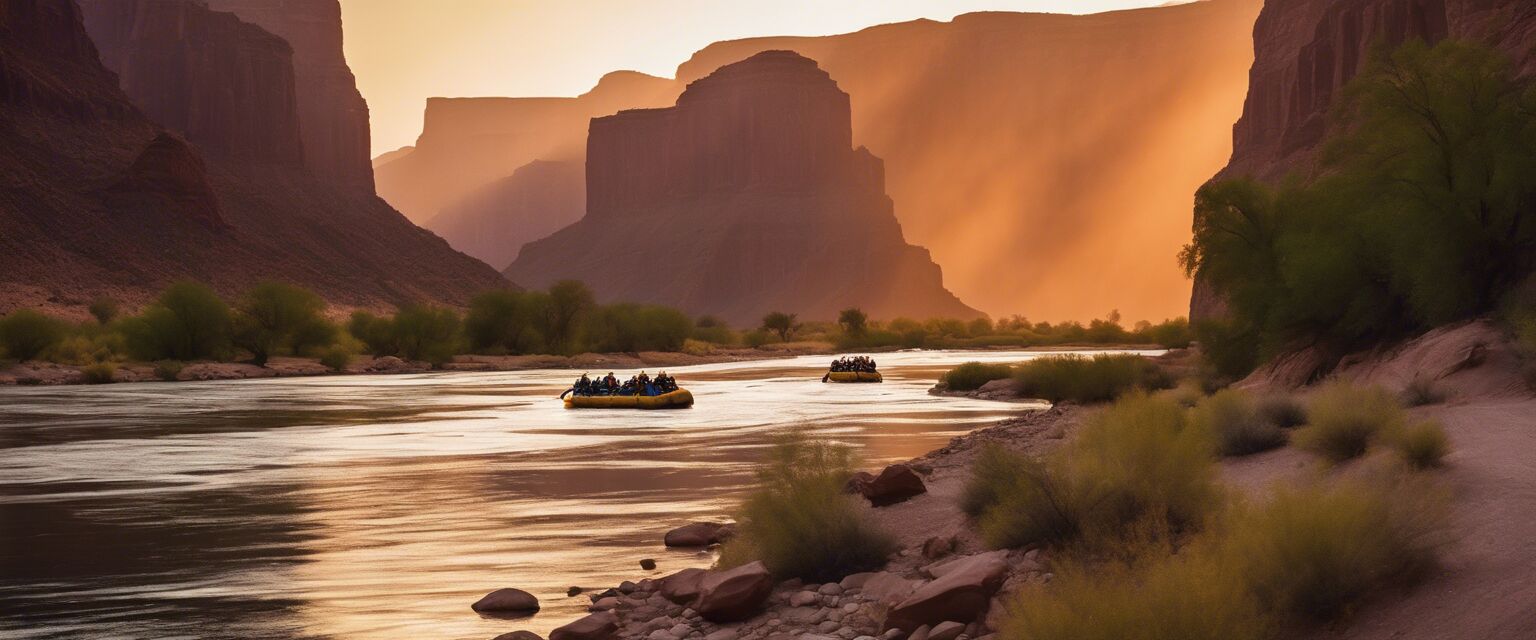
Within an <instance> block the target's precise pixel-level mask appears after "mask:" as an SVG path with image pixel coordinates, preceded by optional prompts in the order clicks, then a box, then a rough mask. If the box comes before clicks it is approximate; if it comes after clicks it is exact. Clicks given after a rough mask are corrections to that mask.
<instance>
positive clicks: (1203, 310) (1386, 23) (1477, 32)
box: [1190, 0, 1536, 318]
mask: <svg viewBox="0 0 1536 640" xmlns="http://www.w3.org/2000/svg"><path fill="white" fill-rule="evenodd" d="M1447 37H1454V38H1461V39H1469V40H1475V41H1480V42H1485V43H1488V44H1489V45H1491V46H1494V47H1497V48H1499V49H1501V50H1502V51H1504V52H1505V53H1506V54H1507V55H1509V56H1510V57H1511V59H1513V60H1514V62H1515V64H1516V65H1517V68H1519V69H1520V70H1521V71H1522V73H1524V74H1526V75H1536V47H1533V46H1532V44H1531V43H1532V42H1536V2H1530V1H1529V0H1268V1H1267V2H1265V4H1264V9H1263V11H1262V12H1261V13H1260V14H1259V19H1258V21H1257V23H1256V24H1255V25H1254V32H1253V41H1254V54H1255V57H1254V62H1253V68H1252V70H1251V71H1250V73H1249V87H1248V97H1247V100H1246V101H1245V103H1244V105H1243V115H1242V118H1241V119H1240V120H1238V122H1237V124H1236V125H1235V126H1234V127H1233V130H1232V138H1233V147H1232V159H1231V161H1230V162H1229V163H1228V165H1227V167H1226V168H1225V169H1223V170H1222V171H1221V173H1220V174H1218V177H1239V176H1252V177H1256V178H1260V179H1264V180H1269V181H1277V180H1279V179H1280V178H1282V177H1284V176H1285V175H1286V174H1288V173H1292V172H1295V173H1300V174H1302V175H1306V174H1308V173H1310V172H1311V171H1312V170H1313V169H1314V165H1313V162H1314V160H1315V158H1316V155H1317V152H1318V148H1319V147H1320V146H1321V143H1322V141H1323V137H1324V134H1325V133H1326V125H1327V122H1326V120H1327V115H1328V112H1329V110H1330V109H1332V107H1333V105H1334V102H1335V100H1336V99H1337V98H1338V95H1339V91H1340V89H1342V88H1343V87H1344V85H1345V84H1347V83H1348V82H1349V81H1350V80H1352V79H1353V78H1354V77H1355V76H1356V75H1358V74H1359V73H1360V72H1361V71H1362V70H1363V69H1364V67H1365V65H1366V63H1367V62H1368V59H1369V54H1370V51H1371V49H1372V47H1374V46H1376V45H1377V44H1378V43H1379V44H1383V45H1386V46H1391V45H1396V44H1400V43H1402V42H1404V41H1407V40H1409V39H1420V40H1424V41H1426V42H1430V43H1434V42H1438V41H1440V40H1443V39H1445V38H1447ZM1220 313H1221V302H1220V300H1219V299H1218V298H1217V297H1216V296H1215V295H1213V294H1212V293H1211V292H1210V291H1208V290H1207V289H1206V288H1205V287H1204V286H1203V285H1201V284H1200V283H1199V282H1198V279H1197V283H1196V287H1195V292H1194V295H1193V296H1192V299H1191V304H1190V316H1191V317H1192V318H1204V317H1211V316H1214V315H1219V314H1220Z"/></svg>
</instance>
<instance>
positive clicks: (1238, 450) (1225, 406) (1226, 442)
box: [1190, 389, 1285, 456]
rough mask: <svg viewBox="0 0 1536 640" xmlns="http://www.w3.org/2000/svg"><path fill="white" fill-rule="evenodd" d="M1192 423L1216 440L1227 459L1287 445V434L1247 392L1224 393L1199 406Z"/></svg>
mask: <svg viewBox="0 0 1536 640" xmlns="http://www.w3.org/2000/svg"><path fill="white" fill-rule="evenodd" d="M1190 419H1191V420H1193V421H1194V424H1195V425H1196V426H1198V427H1199V428H1201V429H1205V430H1207V431H1208V432H1209V433H1212V434H1214V435H1215V436H1216V448H1217V451H1218V452H1220V453H1221V455H1224V456H1244V455H1248V454H1251V453H1258V452H1260V451H1268V450H1270V449H1274V448H1275V447H1279V446H1282V445H1284V444H1285V431H1284V430H1283V429H1281V428H1280V425H1278V424H1276V423H1275V422H1274V421H1273V420H1271V419H1270V417H1269V416H1268V415H1266V414H1265V413H1264V412H1263V411H1261V410H1260V409H1259V405H1258V402H1256V401H1255V400H1254V398H1253V397H1252V396H1251V395H1250V394H1249V393H1248V392H1246V391H1242V390H1239V389H1224V390H1222V391H1218V392H1216V393H1215V394H1214V395H1211V396H1210V397H1208V398H1205V399H1204V400H1201V401H1200V403H1199V404H1197V405H1195V408H1194V411H1193V412H1192V413H1191V414H1190Z"/></svg>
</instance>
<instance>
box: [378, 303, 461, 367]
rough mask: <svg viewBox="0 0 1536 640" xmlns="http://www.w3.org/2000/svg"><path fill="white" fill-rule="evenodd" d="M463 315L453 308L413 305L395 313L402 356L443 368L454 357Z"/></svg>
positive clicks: (396, 334) (396, 337) (396, 330)
mask: <svg viewBox="0 0 1536 640" xmlns="http://www.w3.org/2000/svg"><path fill="white" fill-rule="evenodd" d="M460 324H461V323H460V322H459V314H457V313H454V311H453V310H452V309H445V308H443V307H434V306H430V305H410V306H407V307H403V308H401V309H400V311H399V312H398V313H396V314H395V320H394V335H395V341H396V343H397V344H399V345H400V355H402V356H404V357H405V358H407V359H410V360H425V361H427V362H430V363H432V366H434V367H439V366H442V365H443V363H445V362H448V361H449V360H452V359H453V354H454V353H456V352H457V351H458V348H459V337H460Z"/></svg>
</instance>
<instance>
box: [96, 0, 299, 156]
mask: <svg viewBox="0 0 1536 640" xmlns="http://www.w3.org/2000/svg"><path fill="white" fill-rule="evenodd" d="M81 8H82V9H83V10H84V12H85V25H86V29H87V31H88V32H89V33H90V35H91V39H92V40H94V41H95V42H96V45H97V47H98V48H99V50H100V52H101V61H102V63H103V64H105V65H106V66H107V68H108V69H111V70H112V71H114V72H116V73H117V75H118V78H119V79H120V82H121V86H122V88H123V91H125V92H127V94H128V96H129V97H130V98H131V99H132V100H133V103H134V104H135V105H137V106H138V107H139V108H140V109H141V110H143V111H144V113H145V115H148V116H149V117H150V119H152V120H154V121H155V122H157V123H159V124H161V125H164V126H166V127H169V128H170V129H172V130H174V131H176V132H178V133H180V134H181V135H183V136H184V137H186V139H187V140H188V141H189V142H191V143H193V144H195V145H197V146H198V148H200V149H202V150H204V151H206V152H208V153H212V154H218V155H221V156H228V157H231V158H236V159H238V160H239V161H241V162H264V163H277V164H291V165H294V166H298V165H302V164H303V162H304V147H303V144H302V142H300V139H299V114H298V101H297V95H296V94H295V89H294V76H293V50H292V49H291V48H289V46H288V43H286V42H284V41H283V40H282V38H278V37H276V36H274V35H272V34H270V33H267V32H266V31H264V30H262V29H261V28H260V27H257V26H254V25H250V24H246V23H244V22H241V21H240V19H239V18H236V17H235V16H234V15H231V14H228V13H221V12H216V11H209V10H208V8H207V7H206V6H204V5H202V4H201V3H197V2H191V1H189V0H82V1H81Z"/></svg>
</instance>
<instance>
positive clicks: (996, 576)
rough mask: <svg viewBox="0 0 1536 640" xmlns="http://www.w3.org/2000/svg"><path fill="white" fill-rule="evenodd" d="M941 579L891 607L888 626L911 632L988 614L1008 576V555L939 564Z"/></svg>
mask: <svg viewBox="0 0 1536 640" xmlns="http://www.w3.org/2000/svg"><path fill="white" fill-rule="evenodd" d="M932 573H933V574H935V575H937V576H938V578H937V579H935V580H934V581H932V582H929V583H927V584H925V585H923V586H921V587H918V589H917V591H914V592H913V593H912V595H910V596H907V597H906V599H904V600H902V601H901V602H899V603H897V604H896V606H894V607H892V608H891V611H890V614H889V615H888V616H886V621H885V624H886V627H887V628H893V629H901V630H903V631H911V630H914V629H916V628H917V627H920V626H923V625H936V624H939V623H941V622H945V621H955V622H969V621H971V620H975V619H977V618H978V617H980V616H981V615H982V614H984V613H986V611H987V605H988V603H989V602H990V601H991V598H992V594H994V593H996V592H997V590H998V588H999V587H1001V586H1002V584H1003V580H1004V579H1006V578H1007V576H1008V563H1007V555H1006V554H1005V553H1003V552H998V551H994V552H991V553H983V554H979V555H974V556H970V557H966V558H961V559H959V560H955V561H953V562H948V563H945V564H944V565H942V566H940V567H936V568H935V569H934V570H933V571H932Z"/></svg>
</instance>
